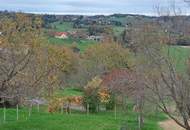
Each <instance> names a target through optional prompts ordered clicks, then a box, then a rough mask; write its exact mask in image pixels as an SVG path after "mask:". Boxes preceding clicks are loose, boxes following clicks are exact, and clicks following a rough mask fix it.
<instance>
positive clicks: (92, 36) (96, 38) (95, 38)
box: [87, 35, 104, 42]
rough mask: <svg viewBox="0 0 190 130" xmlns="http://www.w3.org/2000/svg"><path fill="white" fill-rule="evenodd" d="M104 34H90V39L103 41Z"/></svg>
mask: <svg viewBox="0 0 190 130" xmlns="http://www.w3.org/2000/svg"><path fill="white" fill-rule="evenodd" d="M103 38H104V37H103V36H94V35H91V36H88V38H87V39H88V40H93V41H98V42H100V41H102V40H103Z"/></svg>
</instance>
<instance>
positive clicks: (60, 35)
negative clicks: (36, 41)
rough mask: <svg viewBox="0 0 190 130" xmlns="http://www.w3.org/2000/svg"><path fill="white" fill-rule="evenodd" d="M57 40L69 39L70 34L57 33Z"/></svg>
mask: <svg viewBox="0 0 190 130" xmlns="http://www.w3.org/2000/svg"><path fill="white" fill-rule="evenodd" d="M54 36H55V38H59V39H67V38H68V33H67V32H56V33H55V34H54Z"/></svg>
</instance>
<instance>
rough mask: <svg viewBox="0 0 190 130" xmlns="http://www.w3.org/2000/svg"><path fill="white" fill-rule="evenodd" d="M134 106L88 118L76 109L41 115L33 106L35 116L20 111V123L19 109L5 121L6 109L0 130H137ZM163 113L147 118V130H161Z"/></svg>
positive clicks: (11, 111) (73, 92)
mask: <svg viewBox="0 0 190 130" xmlns="http://www.w3.org/2000/svg"><path fill="white" fill-rule="evenodd" d="M56 95H58V96H80V95H82V92H81V91H79V90H78V89H73V88H66V89H64V90H60V91H58V92H57V93H56ZM132 106H133V105H131V104H128V105H127V110H123V109H121V108H120V107H119V106H118V107H117V114H116V115H117V116H116V118H115V112H113V111H106V112H99V113H95V114H89V115H87V114H86V113H85V112H80V111H74V110H72V113H71V114H66V113H64V114H61V113H54V114H53V113H48V112H47V107H46V106H42V107H41V108H40V112H38V111H37V107H36V106H33V109H32V113H31V116H30V117H29V116H28V113H29V112H28V111H29V110H28V109H26V108H20V109H19V120H18V121H17V120H16V109H7V110H6V121H5V122H4V121H3V111H4V110H3V109H0V130H120V128H121V127H126V125H127V128H128V129H129V130H136V129H137V127H138V122H137V113H135V112H133V111H132V108H133V107H132ZM165 119H166V118H165V116H164V115H163V114H160V113H157V114H149V115H148V116H145V119H144V122H145V124H144V129H143V130H161V129H160V127H159V126H158V122H159V121H162V120H165Z"/></svg>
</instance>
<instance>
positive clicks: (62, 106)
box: [61, 104, 63, 114]
mask: <svg viewBox="0 0 190 130" xmlns="http://www.w3.org/2000/svg"><path fill="white" fill-rule="evenodd" d="M61 114H63V104H62V105H61Z"/></svg>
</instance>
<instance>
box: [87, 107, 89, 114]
mask: <svg viewBox="0 0 190 130" xmlns="http://www.w3.org/2000/svg"><path fill="white" fill-rule="evenodd" d="M87 115H89V104H87Z"/></svg>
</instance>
